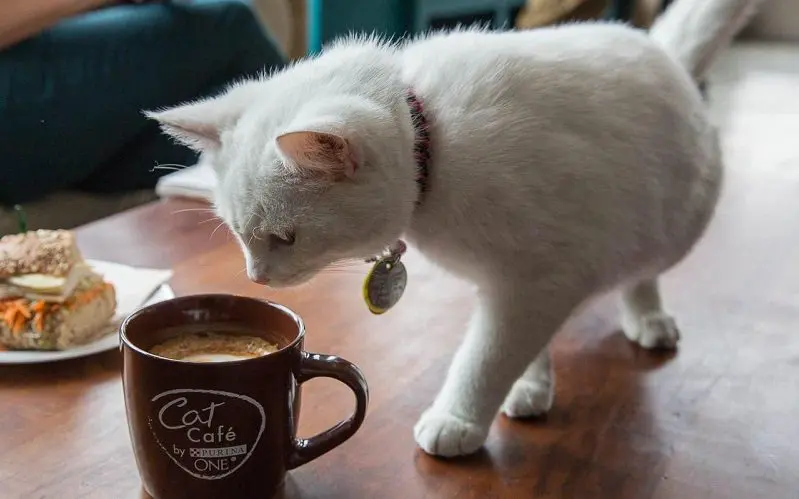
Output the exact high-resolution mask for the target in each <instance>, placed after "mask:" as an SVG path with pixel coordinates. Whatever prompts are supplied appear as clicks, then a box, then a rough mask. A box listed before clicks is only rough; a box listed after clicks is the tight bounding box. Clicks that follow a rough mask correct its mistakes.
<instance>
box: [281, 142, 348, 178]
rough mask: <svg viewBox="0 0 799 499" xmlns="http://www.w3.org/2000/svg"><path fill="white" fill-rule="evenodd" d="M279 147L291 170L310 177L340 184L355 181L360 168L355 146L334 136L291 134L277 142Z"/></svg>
mask: <svg viewBox="0 0 799 499" xmlns="http://www.w3.org/2000/svg"><path fill="white" fill-rule="evenodd" d="M277 147H278V149H279V150H280V153H281V154H282V155H283V157H284V159H286V160H287V163H288V165H287V166H288V167H289V168H293V169H296V170H297V171H298V172H299V173H302V174H306V175H311V176H316V177H322V178H326V179H328V180H332V181H340V180H345V179H348V178H352V177H353V176H354V175H355V171H356V170H357V169H358V166H359V157H358V156H359V155H358V154H357V151H356V149H355V147H353V144H352V143H351V142H350V141H349V140H347V139H346V138H345V137H342V136H340V135H338V134H334V133H327V132H314V131H308V130H304V131H299V132H288V133H284V134H283V135H280V136H279V137H278V138H277Z"/></svg>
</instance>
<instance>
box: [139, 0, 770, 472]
mask: <svg viewBox="0 0 799 499" xmlns="http://www.w3.org/2000/svg"><path fill="white" fill-rule="evenodd" d="M756 3H757V0H754V1H752V0H678V1H677V2H676V3H675V4H674V6H673V7H671V8H670V9H669V11H668V12H667V13H666V14H665V15H664V17H663V18H662V19H661V20H660V21H659V22H658V23H657V24H656V25H655V26H654V28H653V29H652V32H651V36H647V34H645V33H643V32H639V31H636V30H633V29H631V28H627V27H624V26H621V25H606V24H580V25H570V26H564V27H556V28H547V29H539V30H534V31H527V32H507V33H489V32H483V31H479V30H465V31H456V32H452V33H442V34H434V35H431V36H428V37H424V38H421V39H418V40H415V41H411V42H409V43H407V44H401V45H392V44H388V43H384V42H381V41H379V40H375V39H371V38H370V39H365V38H355V39H349V40H345V41H342V42H340V43H338V44H336V45H334V46H332V47H330V48H328V49H326V50H325V51H324V53H323V54H322V55H321V56H319V57H316V58H312V59H308V60H305V61H302V62H300V63H297V64H295V65H294V66H292V67H290V68H287V69H285V70H283V71H281V72H279V73H277V74H274V75H271V76H268V77H263V78H261V79H258V80H256V81H246V82H242V83H239V84H236V85H234V86H233V87H232V88H230V89H229V90H228V91H227V92H226V93H225V94H224V95H222V96H220V97H217V98H213V99H209V100H205V101H201V102H196V103H191V104H188V105H184V106H180V107H177V108H173V109H169V110H165V111H161V112H157V113H152V114H151V116H152V117H154V118H155V119H157V120H159V121H160V122H161V123H162V125H163V127H164V129H165V130H166V131H167V132H168V133H170V134H172V135H173V136H174V137H176V138H177V139H178V140H180V141H182V142H184V143H186V144H188V145H190V146H192V147H195V148H197V149H199V150H201V151H203V154H204V155H206V156H207V159H209V160H210V161H211V162H212V164H214V165H216V168H217V173H218V177H219V188H218V192H217V193H216V204H217V210H218V213H219V215H220V216H221V217H222V218H223V219H224V220H225V221H226V222H227V223H228V225H229V226H230V227H231V229H232V231H233V232H235V233H236V234H237V236H238V238H239V240H240V242H241V245H242V247H243V250H244V253H245V255H246V261H247V269H248V274H249V276H250V278H251V279H252V280H254V281H256V282H260V283H264V284H269V285H271V286H287V285H294V284H298V283H301V282H303V281H305V280H307V279H309V278H310V277H312V276H313V275H314V274H315V273H317V272H318V271H319V270H320V269H322V268H323V267H325V266H326V265H328V264H330V263H331V262H334V261H336V260H339V259H344V258H366V257H369V256H372V255H375V254H377V253H379V252H381V250H382V249H383V248H385V247H386V246H387V245H390V244H391V243H393V242H395V241H396V240H397V239H398V238H400V237H403V236H404V237H406V238H407V239H408V240H409V241H410V242H411V243H412V244H414V245H415V246H416V247H417V248H418V249H419V250H420V251H421V252H423V253H424V254H425V255H426V256H427V257H428V258H430V259H432V260H433V261H435V262H437V263H438V264H440V265H441V266H442V267H444V268H446V269H448V270H449V271H451V272H454V273H455V274H458V275H460V276H462V277H464V278H466V279H469V280H470V281H472V282H474V283H475V284H476V286H477V288H478V294H479V297H480V305H479V308H478V310H476V311H475V314H474V318H473V321H472V323H471V325H470V327H469V329H468V331H467V332H466V337H465V340H464V342H463V344H462V345H461V347H460V349H459V350H458V352H457V354H456V355H455V358H454V360H453V362H452V366H451V367H450V370H449V374H448V376H447V379H446V381H445V383H444V386H443V388H442V389H441V392H440V393H439V394H438V396H437V398H436V400H435V402H434V403H433V405H432V406H431V407H430V408H429V409H428V410H427V411H426V412H425V413H424V414H423V415H422V417H421V419H420V420H419V422H418V423H417V425H416V427H415V436H416V441H417V443H418V444H419V446H420V447H421V448H422V449H424V450H425V451H426V452H428V453H432V454H437V455H442V456H455V455H463V454H468V453H471V452H474V451H476V450H477V449H478V448H479V447H480V446H481V445H482V444H483V442H484V441H485V438H486V435H487V434H488V430H489V426H490V425H491V423H492V421H493V418H494V417H495V415H496V413H497V411H498V410H499V409H500V407H501V408H502V410H503V411H504V412H505V414H506V415H508V416H510V417H524V416H532V415H538V414H541V413H543V412H545V411H547V410H548V409H549V408H550V406H551V405H552V400H553V385H554V380H553V378H552V371H551V367H550V361H549V356H548V353H547V349H546V347H547V344H548V343H549V341H550V339H551V338H552V336H553V335H554V334H555V332H556V331H557V330H558V328H559V327H560V326H561V325H562V324H563V323H564V321H565V320H566V319H567V318H568V317H569V316H570V315H571V314H572V313H573V312H574V310H575V309H576V308H577V307H579V306H580V305H581V304H582V303H584V302H586V301H587V300H589V299H590V298H592V297H593V296H595V295H597V294H599V293H602V292H605V291H607V290H611V289H614V288H621V289H622V294H623V299H622V313H623V329H624V332H625V334H626V335H627V337H628V338H630V339H631V340H632V341H635V342H637V343H639V344H640V345H641V346H643V347H645V348H653V347H667V348H670V347H674V346H675V344H676V343H677V340H678V338H679V332H678V329H677V327H676V325H675V322H674V320H673V319H672V317H671V316H670V315H668V314H667V313H666V312H665V311H664V310H663V307H662V304H661V299H660V294H659V292H658V285H657V278H658V275H659V274H661V273H662V272H664V271H665V270H667V269H669V268H670V267H671V266H673V265H674V264H675V263H677V262H679V261H680V260H681V259H682V258H683V257H684V256H685V255H686V254H687V253H688V252H689V251H690V250H691V248H692V247H693V246H694V244H695V243H696V242H697V240H698V239H699V238H700V236H701V235H702V233H703V231H704V229H705V227H706V225H707V224H708V221H709V220H710V218H711V216H712V214H713V211H714V207H715V205H716V201H717V198H718V196H719V190H720V188H721V184H722V172H723V168H722V160H721V156H720V151H719V145H718V141H717V137H716V132H715V130H714V128H713V126H712V125H711V123H710V122H709V120H708V116H707V114H706V112H705V106H704V104H703V101H702V98H701V96H700V94H699V92H698V91H697V89H696V85H695V81H694V80H695V79H697V78H700V77H701V76H702V75H703V74H704V72H705V70H706V69H707V67H708V65H709V63H710V61H711V60H712V59H713V56H714V55H715V53H716V52H717V50H718V49H720V48H722V47H724V46H725V45H726V44H727V43H728V42H729V41H730V39H731V38H732V37H733V35H734V34H735V32H736V31H738V28H739V27H741V26H742V24H743V22H744V20H745V18H746V16H747V15H748V13H750V12H751V11H752V10H753V9H754V5H755V4H756ZM409 89H410V90H411V91H412V92H413V93H414V95H415V96H417V97H418V100H419V101H420V102H421V103H422V105H423V108H424V116H425V117H426V118H427V120H428V121H429V125H430V130H429V132H430V137H431V138H430V141H431V142H430V149H429V150H430V153H431V154H432V159H431V161H430V163H429V165H417V162H416V161H415V157H414V146H415V141H417V140H418V137H417V135H418V133H419V130H418V129H417V127H415V126H414V123H413V122H412V118H411V112H410V107H409V105H408V103H407V102H406V93H407V92H408V91H409ZM423 166H426V168H422V170H423V172H426V175H424V180H425V182H424V185H425V186H426V189H424V192H422V190H421V189H420V184H419V183H417V181H416V176H417V174H418V173H419V171H420V167H423Z"/></svg>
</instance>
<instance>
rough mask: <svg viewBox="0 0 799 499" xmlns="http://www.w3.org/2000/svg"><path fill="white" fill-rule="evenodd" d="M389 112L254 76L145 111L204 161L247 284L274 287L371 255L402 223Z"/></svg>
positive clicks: (404, 202)
mask: <svg viewBox="0 0 799 499" xmlns="http://www.w3.org/2000/svg"><path fill="white" fill-rule="evenodd" d="M396 98H398V99H400V100H401V98H402V94H399V95H397V97H396ZM398 109H399V108H398V107H397V106H396V105H395V103H393V97H392V99H391V100H385V101H383V102H381V101H380V99H374V98H370V97H369V96H361V95H357V93H353V92H341V93H336V92H332V93H330V94H329V95H321V96H314V92H313V91H311V92H301V91H300V90H299V89H296V88H292V87H291V86H290V85H287V84H285V82H283V83H281V82H275V81H273V80H271V79H264V80H259V81H251V82H248V83H244V84H239V85H236V86H234V87H232V88H231V89H229V90H228V91H227V92H226V93H224V94H222V95H221V96H219V97H216V98H211V99H207V100H203V101H199V102H195V103H190V104H187V105H182V106H178V107H175V108H172V109H167V110H163V111H159V112H155V113H148V116H150V117H151V118H154V119H156V120H158V121H159V122H160V124H161V126H162V128H163V129H164V130H165V131H166V132H167V133H169V134H170V135H172V136H173V137H174V138H176V139H177V140H178V141H180V142H182V143H184V144H186V145H188V146H190V147H193V148H194V149H196V150H198V151H201V153H202V154H203V156H205V157H206V159H207V160H208V161H209V162H210V163H211V164H212V165H213V167H214V170H215V172H216V175H217V180H218V182H217V185H218V187H217V190H216V192H215V205H216V211H217V214H218V215H219V217H220V218H222V220H224V221H225V223H226V224H227V225H228V227H229V228H230V229H231V232H232V233H233V234H235V236H236V238H237V240H238V241H239V243H240V245H241V247H242V249H243V252H244V255H245V260H246V265H247V274H248V276H249V277H250V279H252V280H253V281H255V282H259V283H262V284H268V285H269V286H273V287H283V286H291V285H296V284H300V283H302V282H305V281H307V280H308V279H310V278H311V277H313V276H314V275H315V274H316V273H317V272H318V271H320V270H321V269H323V268H324V267H326V266H327V265H329V264H331V263H333V262H336V261H339V260H344V259H361V258H365V257H369V256H372V255H375V254H377V253H379V252H380V251H381V250H382V249H383V248H384V247H385V246H386V245H387V244H390V243H392V242H393V241H395V240H396V238H397V237H399V236H400V235H401V233H402V232H403V230H404V229H405V228H406V226H407V224H408V223H409V220H410V216H411V212H412V210H413V206H414V202H415V200H416V195H417V192H416V185H415V183H414V182H413V170H412V169H413V168H414V165H413V157H412V137H413V135H412V130H409V129H408V126H407V125H406V124H405V123H406V122H407V121H408V118H407V116H406V115H403V114H402V113H401V112H400V113H399V116H397V112H398V111H397V110H398ZM409 141H411V142H409Z"/></svg>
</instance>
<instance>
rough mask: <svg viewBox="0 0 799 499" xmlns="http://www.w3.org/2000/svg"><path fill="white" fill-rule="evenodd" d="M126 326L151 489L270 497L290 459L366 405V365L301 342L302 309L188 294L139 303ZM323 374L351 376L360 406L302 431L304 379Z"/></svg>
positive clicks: (205, 497) (343, 427)
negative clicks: (300, 434) (303, 435)
mask: <svg viewBox="0 0 799 499" xmlns="http://www.w3.org/2000/svg"><path fill="white" fill-rule="evenodd" d="M120 337H121V347H120V348H121V349H122V353H123V377H122V379H123V386H124V394H125V406H126V410H127V416H128V425H129V429H130V436H131V441H132V443H133V450H134V455H135V458H136V463H137V466H138V469H139V473H140V475H141V480H142V485H143V488H144V490H145V491H146V492H147V493H148V494H149V495H150V496H152V497H153V498H155V499H183V498H186V499H189V498H191V499H212V498H213V499H215V498H230V497H242V498H250V497H263V498H268V497H272V496H273V495H274V493H275V492H277V491H278V489H279V488H280V487H281V485H282V484H283V482H284V479H285V475H286V471H287V470H290V469H292V468H296V467H297V466H301V465H302V464H305V463H307V462H309V461H311V460H313V459H315V458H317V457H319V456H321V455H322V454H325V453H327V452H329V451H331V450H332V449H334V448H335V447H337V446H339V445H341V444H342V443H344V442H345V441H346V440H347V439H349V438H350V437H352V436H353V435H354V434H355V432H356V431H358V428H359V427H360V426H361V424H362V422H363V420H364V417H365V414H366V407H367V404H368V398H369V395H368V389H367V386H366V381H365V380H364V377H363V375H362V374H361V372H360V370H359V369H358V368H357V367H356V366H354V365H353V364H351V363H350V362H347V361H346V360H343V359H340V358H338V357H334V356H330V355H320V354H312V353H308V352H305V351H304V350H303V342H304V337H305V326H304V325H303V322H302V320H301V319H300V317H299V316H297V315H296V314H295V313H294V312H292V311H291V310H289V309H288V308H286V307H283V306H281V305H277V304H274V303H269V302H266V301H262V300H257V299H254V298H245V297H239V296H231V295H198V296H185V297H180V298H175V299H172V300H167V301H163V302H160V303H157V304H154V305H150V306H147V307H144V308H142V309H140V310H138V311H137V312H135V313H133V314H132V315H131V316H130V317H128V318H127V319H126V320H125V322H124V323H123V324H122V328H121V331H120ZM214 356H216V357H214ZM320 376H326V377H331V378H334V379H337V380H339V381H341V382H343V383H344V384H346V385H347V386H348V387H349V388H350V389H351V390H352V391H353V392H354V393H355V398H356V407H355V411H354V413H353V415H352V416H351V417H350V418H349V419H347V420H345V421H342V422H340V423H338V424H337V425H335V426H334V427H333V428H331V429H329V430H327V431H325V432H322V433H321V434H319V435H316V436H314V437H311V438H309V439H298V438H297V434H296V429H297V423H298V419H299V410H300V394H301V389H302V386H301V385H302V383H304V382H305V381H308V380H310V379H312V378H316V377H320Z"/></svg>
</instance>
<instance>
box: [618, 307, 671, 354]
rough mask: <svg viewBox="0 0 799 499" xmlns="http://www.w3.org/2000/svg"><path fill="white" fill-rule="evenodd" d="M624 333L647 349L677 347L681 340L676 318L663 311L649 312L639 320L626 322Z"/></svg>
mask: <svg viewBox="0 0 799 499" xmlns="http://www.w3.org/2000/svg"><path fill="white" fill-rule="evenodd" d="M624 334H625V336H627V338H629V339H630V340H631V341H634V342H636V343H638V344H639V345H641V346H642V347H644V348H647V349H654V348H664V349H673V348H677V342H678V341H680V330H679V329H678V328H677V323H676V322H674V319H673V318H672V317H671V316H670V315H668V314H665V313H663V312H657V313H652V314H647V315H644V316H642V317H639V318H638V320H637V321H635V322H632V321H630V323H627V324H624Z"/></svg>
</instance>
